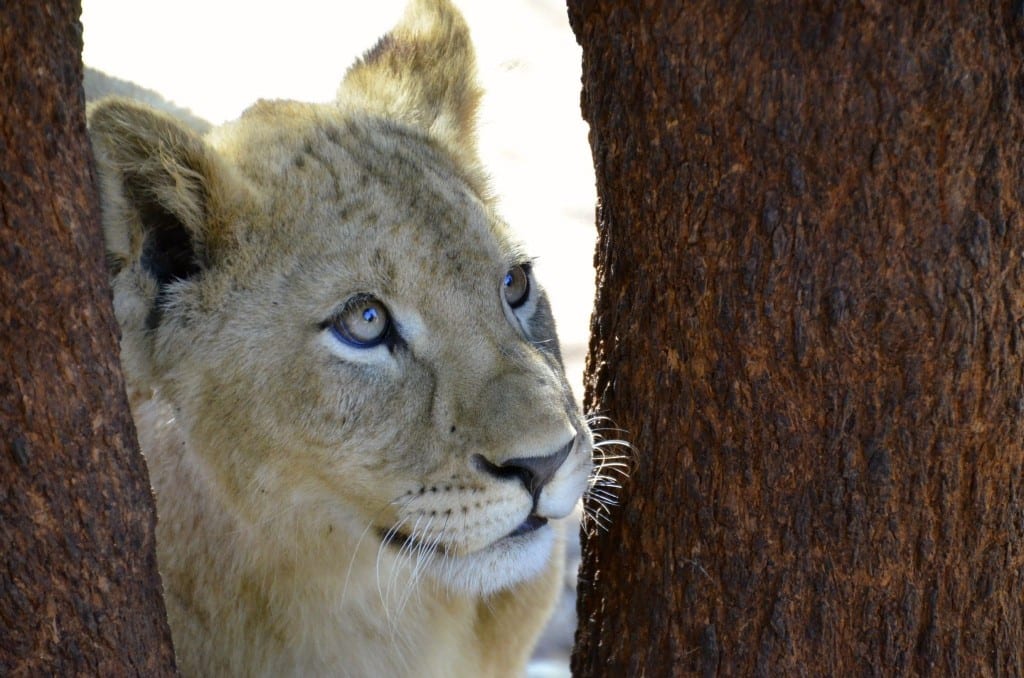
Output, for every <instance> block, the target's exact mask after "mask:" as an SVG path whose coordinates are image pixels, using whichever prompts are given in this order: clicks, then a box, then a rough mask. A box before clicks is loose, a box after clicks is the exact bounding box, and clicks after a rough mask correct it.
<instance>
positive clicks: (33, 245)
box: [0, 0, 174, 676]
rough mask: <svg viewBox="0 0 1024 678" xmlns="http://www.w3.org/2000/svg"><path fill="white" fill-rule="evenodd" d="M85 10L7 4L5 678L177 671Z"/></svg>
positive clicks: (0, 84)
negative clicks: (98, 135)
mask: <svg viewBox="0 0 1024 678" xmlns="http://www.w3.org/2000/svg"><path fill="white" fill-rule="evenodd" d="M79 14H80V7H79V3H78V2H72V1H68V0H61V1H56V2H46V3H38V2H6V3H3V4H0V93H2V94H0V262H2V263H0V314H2V322H0V326H2V328H3V329H2V331H0V356H2V359H3V361H4V369H3V372H2V373H0V430H2V432H3V446H2V450H0V479H2V480H0V675H3V676H21V675H32V676H40V675H96V676H115V675H130V674H144V675H146V676H150V675H161V674H172V673H174V657H173V650H172V647H171V639H170V631H169V629H168V627H167V623H166V620H165V612H164V607H163V600H162V598H161V590H160V580H159V575H158V574H157V569H156V553H155V548H154V546H155V544H154V536H153V534H154V527H155V509H154V504H153V497H152V494H151V491H150V489H149V482H148V479H147V475H146V468H145V464H144V461H143V459H142V456H141V455H140V453H139V450H138V445H137V443H136V442H135V430H134V427H133V424H132V420H131V415H130V413H129V411H128V405H127V399H126V397H125V395H124V385H123V382H122V377H121V373H120V368H119V366H118V348H117V328H116V324H115V321H114V317H113V310H112V308H111V305H110V292H109V287H108V284H107V279H106V271H105V266H104V253H103V245H102V237H101V234H100V225H99V223H100V222H99V212H98V207H97V199H96V194H95V189H94V187H93V177H92V172H91V169H90V167H91V154H90V152H89V146H88V141H87V138H86V131H85V112H84V100H83V96H82V84H81V83H82V67H81V48H82V37H81V36H82V29H81V25H80V23H79V21H78V16H79Z"/></svg>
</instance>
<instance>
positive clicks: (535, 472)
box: [473, 437, 576, 503]
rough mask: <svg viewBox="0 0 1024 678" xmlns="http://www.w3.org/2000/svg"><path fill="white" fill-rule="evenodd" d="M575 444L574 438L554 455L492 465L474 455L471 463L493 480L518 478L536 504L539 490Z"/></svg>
mask: <svg viewBox="0 0 1024 678" xmlns="http://www.w3.org/2000/svg"><path fill="white" fill-rule="evenodd" d="M575 444H576V438H575V437H574V438H573V439H572V440H570V441H569V442H568V443H566V444H565V445H563V446H562V447H561V448H560V449H559V450H558V451H557V452H555V453H554V454H549V455H547V456H544V457H517V458H515V459H508V460H506V461H504V462H502V463H501V464H493V463H491V462H490V461H488V460H487V459H486V458H485V457H484V456H483V455H480V454H474V455H473V463H474V464H475V465H476V468H477V469H479V470H481V471H484V472H485V473H488V474H490V475H492V476H494V477H495V478H501V479H506V478H518V479H519V480H520V482H522V483H523V486H524V487H525V488H526V491H527V492H529V493H530V496H532V497H533V501H534V502H535V503H536V502H537V500H538V499H539V497H540V492H541V490H542V489H544V486H545V485H547V483H548V481H550V480H551V479H552V478H553V477H554V475H555V473H556V472H557V471H558V468H559V467H560V466H561V465H562V462H564V461H565V458H566V457H568V456H569V452H571V451H572V448H573V445H575Z"/></svg>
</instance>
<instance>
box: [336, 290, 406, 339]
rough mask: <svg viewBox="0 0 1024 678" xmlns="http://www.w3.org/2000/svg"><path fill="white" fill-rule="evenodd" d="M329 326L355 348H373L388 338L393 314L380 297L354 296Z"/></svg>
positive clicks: (339, 337)
mask: <svg viewBox="0 0 1024 678" xmlns="http://www.w3.org/2000/svg"><path fill="white" fill-rule="evenodd" d="M328 327H329V328H330V330H331V333H333V334H334V336H335V337H337V338H338V339H339V340H340V341H342V342H344V343H346V344H348V345H349V346H353V347H355V348H372V347H374V346H377V345H379V344H380V343H381V342H383V341H384V340H385V339H387V338H388V334H389V332H390V330H391V316H390V314H389V313H388V309H387V307H386V306H384V304H382V303H381V302H380V301H379V300H378V299H376V298H375V297H372V296H370V295H368V294H360V295H357V296H355V297H352V298H351V299H349V300H348V301H347V302H345V306H344V307H343V308H342V309H341V312H340V313H338V315H336V316H335V317H334V318H332V319H331V320H330V323H329V325H328Z"/></svg>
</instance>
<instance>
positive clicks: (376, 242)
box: [226, 118, 523, 313]
mask: <svg viewBox="0 0 1024 678" xmlns="http://www.w3.org/2000/svg"><path fill="white" fill-rule="evenodd" d="M257 132H258V133H251V134H248V135H236V137H237V138H236V139H235V147H234V148H232V149H230V150H229V151H228V152H227V153H226V154H227V155H228V157H231V158H232V159H234V161H235V162H236V163H237V164H238V166H239V167H240V169H241V171H242V173H243V174H245V175H246V176H247V177H248V179H249V181H250V183H251V185H252V186H253V187H254V188H255V192H256V193H257V194H258V195H259V196H260V198H261V203H260V204H259V205H258V206H257V209H256V210H254V214H253V217H252V220H253V223H251V224H249V228H250V229H252V230H253V231H255V232H257V233H258V235H259V237H257V238H253V239H252V245H251V246H252V247H254V248H259V249H260V250H262V254H261V255H260V256H259V259H260V261H261V266H260V270H261V271H262V272H263V273H266V272H267V270H268V268H269V267H268V265H267V264H268V262H274V264H275V265H276V266H277V267H278V268H279V269H280V271H281V272H282V273H283V275H284V276H285V277H287V278H288V281H289V285H290V287H291V293H292V294H294V295H296V296H301V297H302V300H303V301H304V302H310V303H318V304H320V306H319V308H318V311H319V312H321V313H322V312H324V311H326V310H328V308H329V307H330V306H333V305H334V304H337V303H341V302H342V301H344V299H345V298H346V296H347V295H351V294H354V293H358V292H369V293H373V294H376V295H380V296H381V297H382V298H384V300H385V301H394V302H396V303H400V304H402V305H405V306H407V307H416V308H419V309H422V310H423V311H424V312H428V313H429V309H430V308H437V309H438V311H442V310H445V309H442V307H444V306H459V305H466V304H480V303H482V302H483V301H484V300H487V301H492V300H494V299H497V298H498V297H497V295H498V293H499V284H500V276H501V275H502V274H503V273H504V272H505V270H506V269H507V267H509V266H511V265H513V264H515V263H518V262H519V261H521V260H522V258H523V255H522V252H521V250H520V248H519V246H518V244H517V243H516V242H515V240H514V239H513V238H512V237H511V236H510V234H509V232H508V230H507V229H506V227H505V226H504V224H503V223H502V222H501V221H500V220H499V219H498V218H497V217H496V216H495V215H494V214H493V212H492V210H490V209H489V208H488V206H487V205H486V203H485V202H484V201H483V200H482V199H481V197H480V196H478V195H476V194H475V193H474V192H473V190H472V188H471V187H470V185H469V184H468V183H467V182H466V181H464V180H463V179H462V178H461V176H460V173H459V171H458V168H457V167H456V166H455V164H454V162H453V161H452V159H451V158H450V157H448V156H447V155H446V154H445V153H444V152H443V151H440V150H439V149H437V148H436V147H435V146H434V145H433V144H432V143H431V142H430V141H429V140H428V139H426V138H425V137H423V136H422V135H419V134H417V133H415V132H413V131H410V130H408V129H405V128H402V127H399V126H396V125H394V124H391V123H389V122H387V121H381V120H373V119H358V118H357V119H353V120H342V121H341V122H338V121H337V120H336V119H332V120H327V121H321V120H318V119H312V120H308V121H306V123H305V124H301V125H299V124H294V123H292V124H291V125H278V126H277V127H274V128H261V129H259V130H257ZM448 310H450V309H448Z"/></svg>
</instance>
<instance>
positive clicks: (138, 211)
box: [89, 99, 247, 382]
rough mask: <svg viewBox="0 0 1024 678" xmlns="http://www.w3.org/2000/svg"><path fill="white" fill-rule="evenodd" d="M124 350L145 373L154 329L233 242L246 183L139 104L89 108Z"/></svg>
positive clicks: (136, 370)
mask: <svg viewBox="0 0 1024 678" xmlns="http://www.w3.org/2000/svg"><path fill="white" fill-rule="evenodd" d="M89 137H90V141H91V142H92V147H93V156H94V157H95V159H96V170H97V175H98V179H99V191H100V205H101V207H102V211H103V230H104V236H105V239H106V247H107V257H108V260H109V262H110V267H111V283H112V285H113V288H114V310H115V311H116V313H117V319H118V322H119V324H120V325H121V329H122V342H121V349H122V352H121V357H122V360H123V361H124V362H125V363H126V365H127V366H128V368H129V369H127V370H126V371H129V372H130V373H132V374H134V375H137V376H138V378H139V379H140V381H143V382H145V381H149V380H151V379H152V378H153V377H154V375H156V374H157V373H158V372H159V371H160V370H159V369H158V368H157V367H156V361H155V349H156V344H155V343H154V337H155V335H156V330H158V328H159V327H160V326H161V325H162V324H163V323H164V321H165V320H166V311H167V309H168V307H169V305H171V304H172V303H174V300H175V299H177V298H180V294H181V293H182V291H183V290H185V289H186V288H187V287H188V285H189V283H190V282H191V281H192V280H193V279H195V278H197V277H198V276H200V275H201V274H202V273H203V271H205V270H207V269H208V268H210V267H211V266H214V265H216V263H217V262H218V261H219V260H220V259H221V258H223V257H224V255H225V253H226V252H227V251H228V250H229V249H230V243H233V242H234V237H233V234H232V233H231V232H230V229H231V226H232V224H235V223H238V218H237V216H236V214H235V212H234V211H235V210H237V209H239V206H240V205H241V204H242V199H241V197H242V196H244V195H246V194H247V193H246V190H245V188H244V187H245V184H244V183H243V182H242V181H241V180H240V179H239V178H238V177H237V175H236V174H235V173H234V172H233V171H232V169H231V168H230V167H229V166H228V165H227V164H226V163H225V162H224V161H223V160H221V158H220V156H219V155H218V154H217V153H216V152H215V151H214V150H213V149H212V148H210V147H209V146H208V145H207V144H206V142H204V141H203V140H202V138H200V137H199V136H198V135H197V134H196V133H195V132H193V131H192V130H191V129H189V128H188V127H186V126H185V125H183V124H181V123H179V122H177V121H176V120H174V119H173V118H171V117H169V116H166V115H164V114H163V113H160V112H157V111H155V110H152V109H150V108H148V107H146V106H144V105H142V104H139V103H136V102H132V101H128V100H121V99H106V100H103V101H100V102H97V103H96V104H93V105H92V106H91V107H90V108H89Z"/></svg>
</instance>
